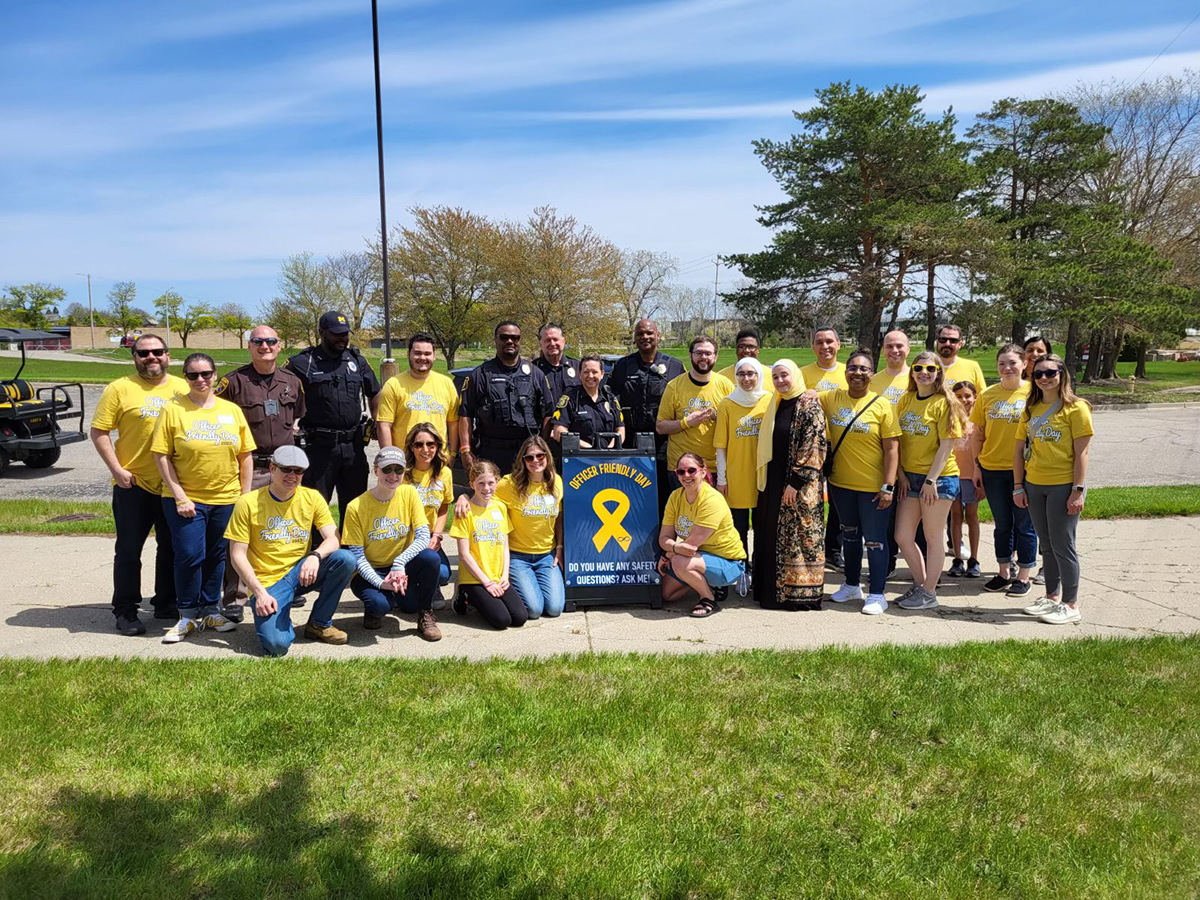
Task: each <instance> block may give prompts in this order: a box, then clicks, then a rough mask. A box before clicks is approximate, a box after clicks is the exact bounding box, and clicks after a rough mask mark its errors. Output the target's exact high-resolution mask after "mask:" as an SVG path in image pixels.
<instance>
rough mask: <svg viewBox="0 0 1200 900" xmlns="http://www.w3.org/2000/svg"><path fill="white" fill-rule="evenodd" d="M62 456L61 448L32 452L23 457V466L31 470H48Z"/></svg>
mask: <svg viewBox="0 0 1200 900" xmlns="http://www.w3.org/2000/svg"><path fill="white" fill-rule="evenodd" d="M60 456H62V447H55V448H54V449H52V450H34V451H32V452H31V453H30V454H29V455H28V456H26V457H25V465H27V466H29V468H31V469H48V468H50V467H51V466H52V465H54V464H55V463H56V462H58V458H59V457H60Z"/></svg>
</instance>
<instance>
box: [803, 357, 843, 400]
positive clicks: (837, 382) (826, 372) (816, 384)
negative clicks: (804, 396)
mask: <svg viewBox="0 0 1200 900" xmlns="http://www.w3.org/2000/svg"><path fill="white" fill-rule="evenodd" d="M800 374H801V375H803V376H804V383H805V384H806V385H807V386H808V387H810V388H812V389H813V390H814V391H816V392H817V393H818V394H820V393H823V392H824V391H836V390H837V389H838V388H849V387H850V382H848V381H847V380H846V364H845V363H843V362H840V363H835V364H834V367H833V368H832V369H822V368H821V364H820V363H809V364H808V365H807V366H804V367H803V368H802V369H801V370H800Z"/></svg>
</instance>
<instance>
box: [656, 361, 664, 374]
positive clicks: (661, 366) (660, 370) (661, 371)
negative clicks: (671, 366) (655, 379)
mask: <svg viewBox="0 0 1200 900" xmlns="http://www.w3.org/2000/svg"><path fill="white" fill-rule="evenodd" d="M654 371H655V372H657V373H658V374H659V375H666V374H667V367H666V364H665V363H659V364H658V365H656V366H655V367H654Z"/></svg>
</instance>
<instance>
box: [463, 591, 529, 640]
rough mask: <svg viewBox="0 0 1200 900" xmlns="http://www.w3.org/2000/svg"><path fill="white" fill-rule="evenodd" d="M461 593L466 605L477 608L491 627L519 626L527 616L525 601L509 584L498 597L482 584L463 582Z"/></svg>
mask: <svg viewBox="0 0 1200 900" xmlns="http://www.w3.org/2000/svg"><path fill="white" fill-rule="evenodd" d="M461 594H462V596H463V598H464V599H465V600H466V601H467V605H468V606H470V607H472V608H473V609H477V610H479V614H480V615H481V616H483V617H484V619H486V620H487V623H488V624H489V625H491V626H492V627H493V628H499V629H501V630H503V629H505V628H510V627H511V628H520V627H521V626H522V625H524V624H525V622H526V620H527V619H528V618H529V611H528V610H527V609H526V608H525V601H523V600H522V599H521V597H520V595H519V594H518V593H517V592H516V591H515V590H514V589H513V587H512V585H511V584H510V585H509V586H508V590H506V591H505V592H504V594H503V595H502V596H500V597H493V596H492V595H491V594H489V593H488V591H487V588H485V587H484V586H483V585H482V584H464V585H463V586H462V590H461Z"/></svg>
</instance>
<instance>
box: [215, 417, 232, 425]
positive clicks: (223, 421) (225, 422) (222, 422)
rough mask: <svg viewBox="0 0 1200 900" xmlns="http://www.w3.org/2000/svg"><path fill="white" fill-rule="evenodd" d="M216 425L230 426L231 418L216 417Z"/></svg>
mask: <svg viewBox="0 0 1200 900" xmlns="http://www.w3.org/2000/svg"><path fill="white" fill-rule="evenodd" d="M217 424H218V425H232V424H233V416H217Z"/></svg>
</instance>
